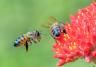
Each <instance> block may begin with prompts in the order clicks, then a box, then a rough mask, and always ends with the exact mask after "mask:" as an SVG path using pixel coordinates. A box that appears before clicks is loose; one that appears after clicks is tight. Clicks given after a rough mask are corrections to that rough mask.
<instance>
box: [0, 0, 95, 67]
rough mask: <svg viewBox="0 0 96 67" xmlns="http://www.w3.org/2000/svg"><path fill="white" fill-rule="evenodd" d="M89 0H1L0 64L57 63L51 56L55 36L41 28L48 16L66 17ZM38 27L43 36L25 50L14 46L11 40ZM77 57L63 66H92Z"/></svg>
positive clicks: (47, 66)
mask: <svg viewBox="0 0 96 67" xmlns="http://www.w3.org/2000/svg"><path fill="white" fill-rule="evenodd" d="M90 2H91V0H0V67H56V63H57V61H58V60H57V59H54V58H53V54H54V53H53V52H52V45H53V43H54V40H53V39H52V38H51V36H50V35H49V30H48V29H43V27H41V25H42V24H46V21H47V19H48V17H49V16H53V17H55V18H57V19H58V21H64V22H66V21H69V19H70V18H69V17H70V15H72V14H74V13H76V12H77V11H78V9H80V8H83V7H85V6H87V5H89V4H90ZM36 29H37V30H40V31H41V32H42V33H43V34H42V40H41V42H39V43H38V44H34V43H33V44H32V46H30V47H29V51H28V52H26V51H25V48H24V47H23V46H21V47H18V48H14V47H13V44H14V40H16V38H17V37H18V36H20V35H22V34H24V33H26V32H28V31H33V30H36ZM93 65H94V64H92V63H90V64H88V63H86V62H85V61H84V60H82V59H80V60H77V61H76V62H73V63H69V64H66V65H65V67H92V66H93Z"/></svg>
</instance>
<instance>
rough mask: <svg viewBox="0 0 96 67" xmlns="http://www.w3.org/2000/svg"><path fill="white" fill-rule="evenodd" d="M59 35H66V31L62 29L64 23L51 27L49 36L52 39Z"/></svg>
mask: <svg viewBox="0 0 96 67" xmlns="http://www.w3.org/2000/svg"><path fill="white" fill-rule="evenodd" d="M61 33H66V30H65V28H64V23H61V24H59V23H57V22H56V23H54V24H53V25H52V26H51V35H52V37H53V38H56V37H58V36H59V35H60V34H61Z"/></svg>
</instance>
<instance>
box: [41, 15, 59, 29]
mask: <svg viewBox="0 0 96 67" xmlns="http://www.w3.org/2000/svg"><path fill="white" fill-rule="evenodd" d="M57 22H58V21H57V19H56V18H55V17H53V16H50V17H49V18H48V21H47V23H45V24H42V25H41V26H42V27H44V28H50V27H51V25H52V24H53V23H57Z"/></svg>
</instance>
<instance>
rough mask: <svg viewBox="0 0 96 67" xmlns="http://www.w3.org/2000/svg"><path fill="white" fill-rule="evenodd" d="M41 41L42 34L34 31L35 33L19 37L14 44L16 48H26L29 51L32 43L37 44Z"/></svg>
mask: <svg viewBox="0 0 96 67" xmlns="http://www.w3.org/2000/svg"><path fill="white" fill-rule="evenodd" d="M40 39H41V34H40V32H39V31H37V30H36V31H33V32H27V33H26V34H23V35H21V36H20V37H18V38H17V39H16V40H15V42H14V47H18V46H21V45H23V46H25V48H26V51H28V46H29V44H32V42H34V43H37V42H39V41H40Z"/></svg>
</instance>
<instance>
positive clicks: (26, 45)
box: [25, 42, 28, 51]
mask: <svg viewBox="0 0 96 67" xmlns="http://www.w3.org/2000/svg"><path fill="white" fill-rule="evenodd" d="M25 48H26V51H28V42H26V44H25Z"/></svg>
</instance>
